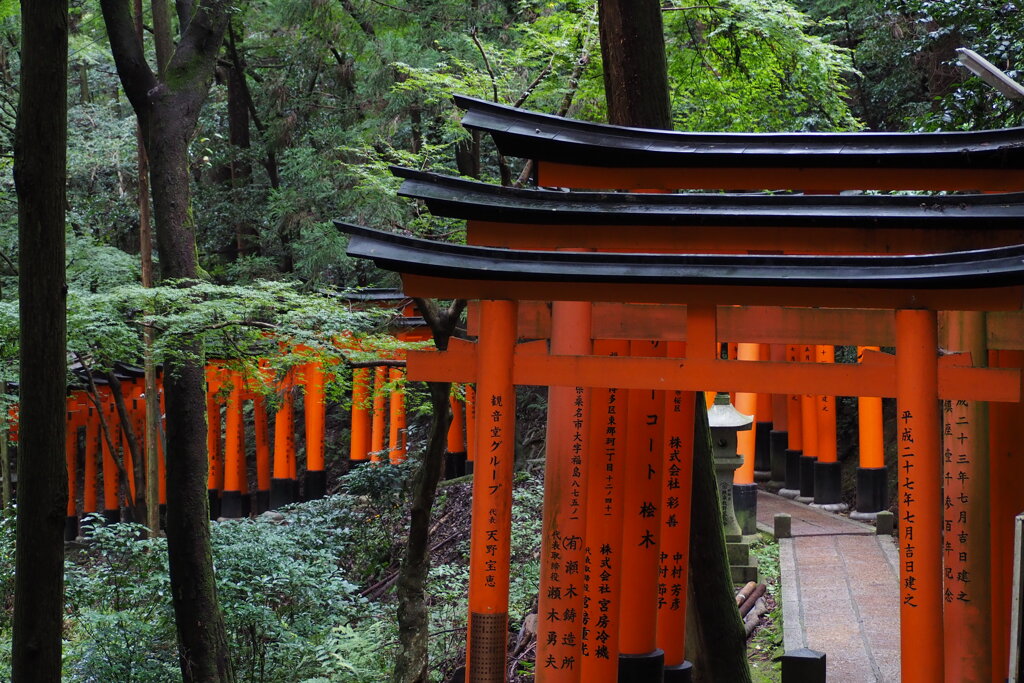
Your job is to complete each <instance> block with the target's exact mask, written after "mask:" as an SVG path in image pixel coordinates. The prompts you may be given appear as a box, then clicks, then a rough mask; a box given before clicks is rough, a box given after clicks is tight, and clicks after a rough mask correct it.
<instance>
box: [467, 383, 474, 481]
mask: <svg viewBox="0 0 1024 683" xmlns="http://www.w3.org/2000/svg"><path fill="white" fill-rule="evenodd" d="M475 433H476V385H475V384H467V385H466V474H472V473H473V460H474V459H475V458H476V439H475V438H474V437H473V434H475Z"/></svg>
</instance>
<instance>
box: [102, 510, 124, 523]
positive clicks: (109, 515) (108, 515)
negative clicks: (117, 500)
mask: <svg viewBox="0 0 1024 683" xmlns="http://www.w3.org/2000/svg"><path fill="white" fill-rule="evenodd" d="M103 521H104V522H106V523H107V524H117V523H118V522H120V521H121V510H120V509H116V510H104V511H103Z"/></svg>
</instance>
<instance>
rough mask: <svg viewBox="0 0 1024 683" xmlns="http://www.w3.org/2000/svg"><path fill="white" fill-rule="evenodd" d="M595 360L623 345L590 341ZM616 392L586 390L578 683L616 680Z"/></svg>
mask: <svg viewBox="0 0 1024 683" xmlns="http://www.w3.org/2000/svg"><path fill="white" fill-rule="evenodd" d="M594 355H595V356H627V355H629V342H627V341H610V340H595V341H594ZM625 396H626V392H625V391H622V390H620V389H614V388H611V389H604V388H601V389H597V388H595V389H591V390H590V409H589V410H590V416H591V419H590V429H589V434H588V439H587V448H588V451H589V452H588V458H587V463H586V466H587V469H588V476H587V529H586V534H585V538H586V551H585V553H586V554H585V556H584V566H583V571H584V575H583V578H584V584H583V619H584V621H585V622H586V628H584V629H583V635H582V640H583V647H582V655H583V662H582V668H581V669H580V681H587V682H588V683H590V682H593V683H616V682H617V681H618V678H619V621H620V619H619V614H620V611H621V607H622V602H621V581H622V510H623V494H624V491H623V480H624V477H625V470H626V465H627V461H626V440H627V438H628V437H627V423H628V418H627V405H626V400H625Z"/></svg>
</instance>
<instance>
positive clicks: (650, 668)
mask: <svg viewBox="0 0 1024 683" xmlns="http://www.w3.org/2000/svg"><path fill="white" fill-rule="evenodd" d="M664 669H665V652H664V651H663V650H655V651H654V652H648V653H647V654H643V655H621V654H620V655H619V683H657V682H658V681H661V679H662V672H663V671H664Z"/></svg>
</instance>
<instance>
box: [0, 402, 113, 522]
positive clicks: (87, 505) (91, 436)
mask: <svg viewBox="0 0 1024 683" xmlns="http://www.w3.org/2000/svg"><path fill="white" fill-rule="evenodd" d="M99 439H100V423H99V416H98V412H97V410H96V408H95V407H94V406H89V408H88V416H87V418H86V422H85V468H84V469H85V480H84V482H83V484H82V487H83V490H82V511H83V512H85V513H90V512H98V511H99V504H98V502H97V496H96V488H97V486H99V483H100V482H99V462H100V458H101V457H102V455H101V453H102V452H101V450H100V444H99ZM4 440H5V441H6V438H5V439H4Z"/></svg>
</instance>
